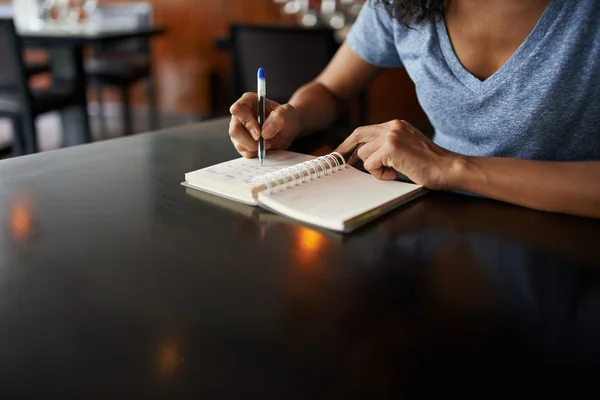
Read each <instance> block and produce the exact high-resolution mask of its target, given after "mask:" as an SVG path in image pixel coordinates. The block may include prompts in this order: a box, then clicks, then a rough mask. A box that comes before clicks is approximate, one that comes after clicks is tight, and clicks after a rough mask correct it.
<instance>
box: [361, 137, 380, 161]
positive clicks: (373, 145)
mask: <svg viewBox="0 0 600 400" xmlns="http://www.w3.org/2000/svg"><path fill="white" fill-rule="evenodd" d="M379 142H380V141H379V140H373V141H372V142H369V143H365V144H363V145H362V146H360V147H359V149H358V151H357V152H356V155H357V156H358V158H360V159H361V160H363V161H365V160H367V159H368V158H369V157H371V155H372V154H373V153H375V152H376V151H377V150H378V149H379V148H380V147H381V143H379Z"/></svg>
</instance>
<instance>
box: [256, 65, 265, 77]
mask: <svg viewBox="0 0 600 400" xmlns="http://www.w3.org/2000/svg"><path fill="white" fill-rule="evenodd" d="M257 75H258V79H265V70H264V69H262V68H259V69H258V74H257Z"/></svg>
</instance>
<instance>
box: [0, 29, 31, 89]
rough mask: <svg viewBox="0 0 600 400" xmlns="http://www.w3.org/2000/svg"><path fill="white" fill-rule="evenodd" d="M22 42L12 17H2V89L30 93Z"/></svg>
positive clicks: (0, 81) (0, 86) (0, 52)
mask: <svg viewBox="0 0 600 400" xmlns="http://www.w3.org/2000/svg"><path fill="white" fill-rule="evenodd" d="M22 53H23V49H22V44H21V40H20V39H19V37H18V36H17V32H16V29H15V24H14V21H13V20H12V19H8V18H2V19H0V54H1V56H0V89H1V90H12V91H15V92H19V93H20V94H21V95H26V94H27V93H29V89H28V86H27V77H26V72H25V65H24V62H23V58H22V56H21V55H22Z"/></svg>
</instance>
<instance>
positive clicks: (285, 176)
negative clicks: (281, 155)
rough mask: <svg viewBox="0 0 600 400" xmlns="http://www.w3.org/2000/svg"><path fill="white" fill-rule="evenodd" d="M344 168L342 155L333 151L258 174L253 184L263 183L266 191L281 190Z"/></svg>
mask: <svg viewBox="0 0 600 400" xmlns="http://www.w3.org/2000/svg"><path fill="white" fill-rule="evenodd" d="M338 158H339V160H338ZM345 168H347V164H346V160H345V159H344V157H342V155H341V154H340V153H338V152H333V153H331V154H327V155H325V156H321V157H318V158H316V159H314V160H310V161H305V162H303V163H300V164H296V165H292V166H291V167H287V168H283V169H281V170H279V171H276V172H271V173H269V174H265V175H263V176H259V177H257V178H255V179H254V180H253V185H254V186H257V185H263V184H264V185H265V186H266V187H267V192H268V193H271V192H272V191H273V190H276V191H281V190H283V189H287V188H290V187H294V186H296V185H298V184H300V183H304V182H308V181H311V180H313V179H317V178H321V177H323V176H327V174H329V173H330V172H331V173H332V174H333V173H335V172H336V171H341V170H343V169H345Z"/></svg>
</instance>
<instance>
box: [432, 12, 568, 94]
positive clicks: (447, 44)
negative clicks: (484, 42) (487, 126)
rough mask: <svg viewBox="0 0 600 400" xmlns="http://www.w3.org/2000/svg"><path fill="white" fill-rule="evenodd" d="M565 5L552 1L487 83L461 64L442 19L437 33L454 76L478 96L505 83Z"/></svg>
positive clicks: (546, 31) (438, 24)
mask: <svg viewBox="0 0 600 400" xmlns="http://www.w3.org/2000/svg"><path fill="white" fill-rule="evenodd" d="M563 4H564V1H563V0H550V2H549V3H548V5H547V6H546V9H545V10H544V12H543V13H542V16H541V17H540V19H539V20H538V22H537V24H536V25H535V27H534V28H533V30H532V31H531V32H530V33H529V35H528V36H527V38H525V41H523V43H522V44H521V46H519V48H518V49H517V50H516V51H515V52H514V53H513V55H512V56H511V57H510V58H509V59H508V61H507V62H506V63H505V64H504V65H503V66H502V67H500V69H499V70H497V71H496V72H495V73H494V74H493V75H491V76H490V77H489V78H487V79H486V80H485V81H481V80H480V79H479V78H477V77H476V76H475V75H473V74H471V73H470V72H469V71H468V70H467V69H466V68H465V67H464V66H463V65H462V64H461V62H460V60H459V59H458V56H457V55H456V52H455V51H454V48H453V46H452V42H451V41H450V35H449V33H448V28H447V26H446V19H445V18H444V17H442V18H441V19H440V22H438V23H437V32H438V37H439V41H440V47H441V50H442V54H443V55H444V58H445V59H446V63H447V64H448V66H449V67H450V69H451V70H452V72H453V73H454V75H455V76H456V77H457V78H458V79H459V80H460V81H461V82H462V83H463V84H464V85H465V86H467V87H468V88H469V89H471V90H472V91H474V92H475V93H477V94H483V93H485V92H487V91H488V90H490V89H492V88H493V87H495V86H496V85H497V84H499V83H501V82H503V81H504V80H505V79H506V78H507V77H508V76H509V75H510V74H511V73H512V72H514V71H515V70H516V69H518V67H519V66H520V65H521V64H522V63H523V61H524V60H525V59H526V58H527V56H528V55H529V54H530V53H531V51H532V50H533V49H534V48H535V47H536V46H537V45H538V44H539V42H540V41H541V40H542V39H543V38H544V36H546V34H547V33H548V31H549V29H550V27H551V26H552V24H553V23H554V21H555V20H556V17H557V16H558V14H559V13H560V10H561V9H562V6H563Z"/></svg>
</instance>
